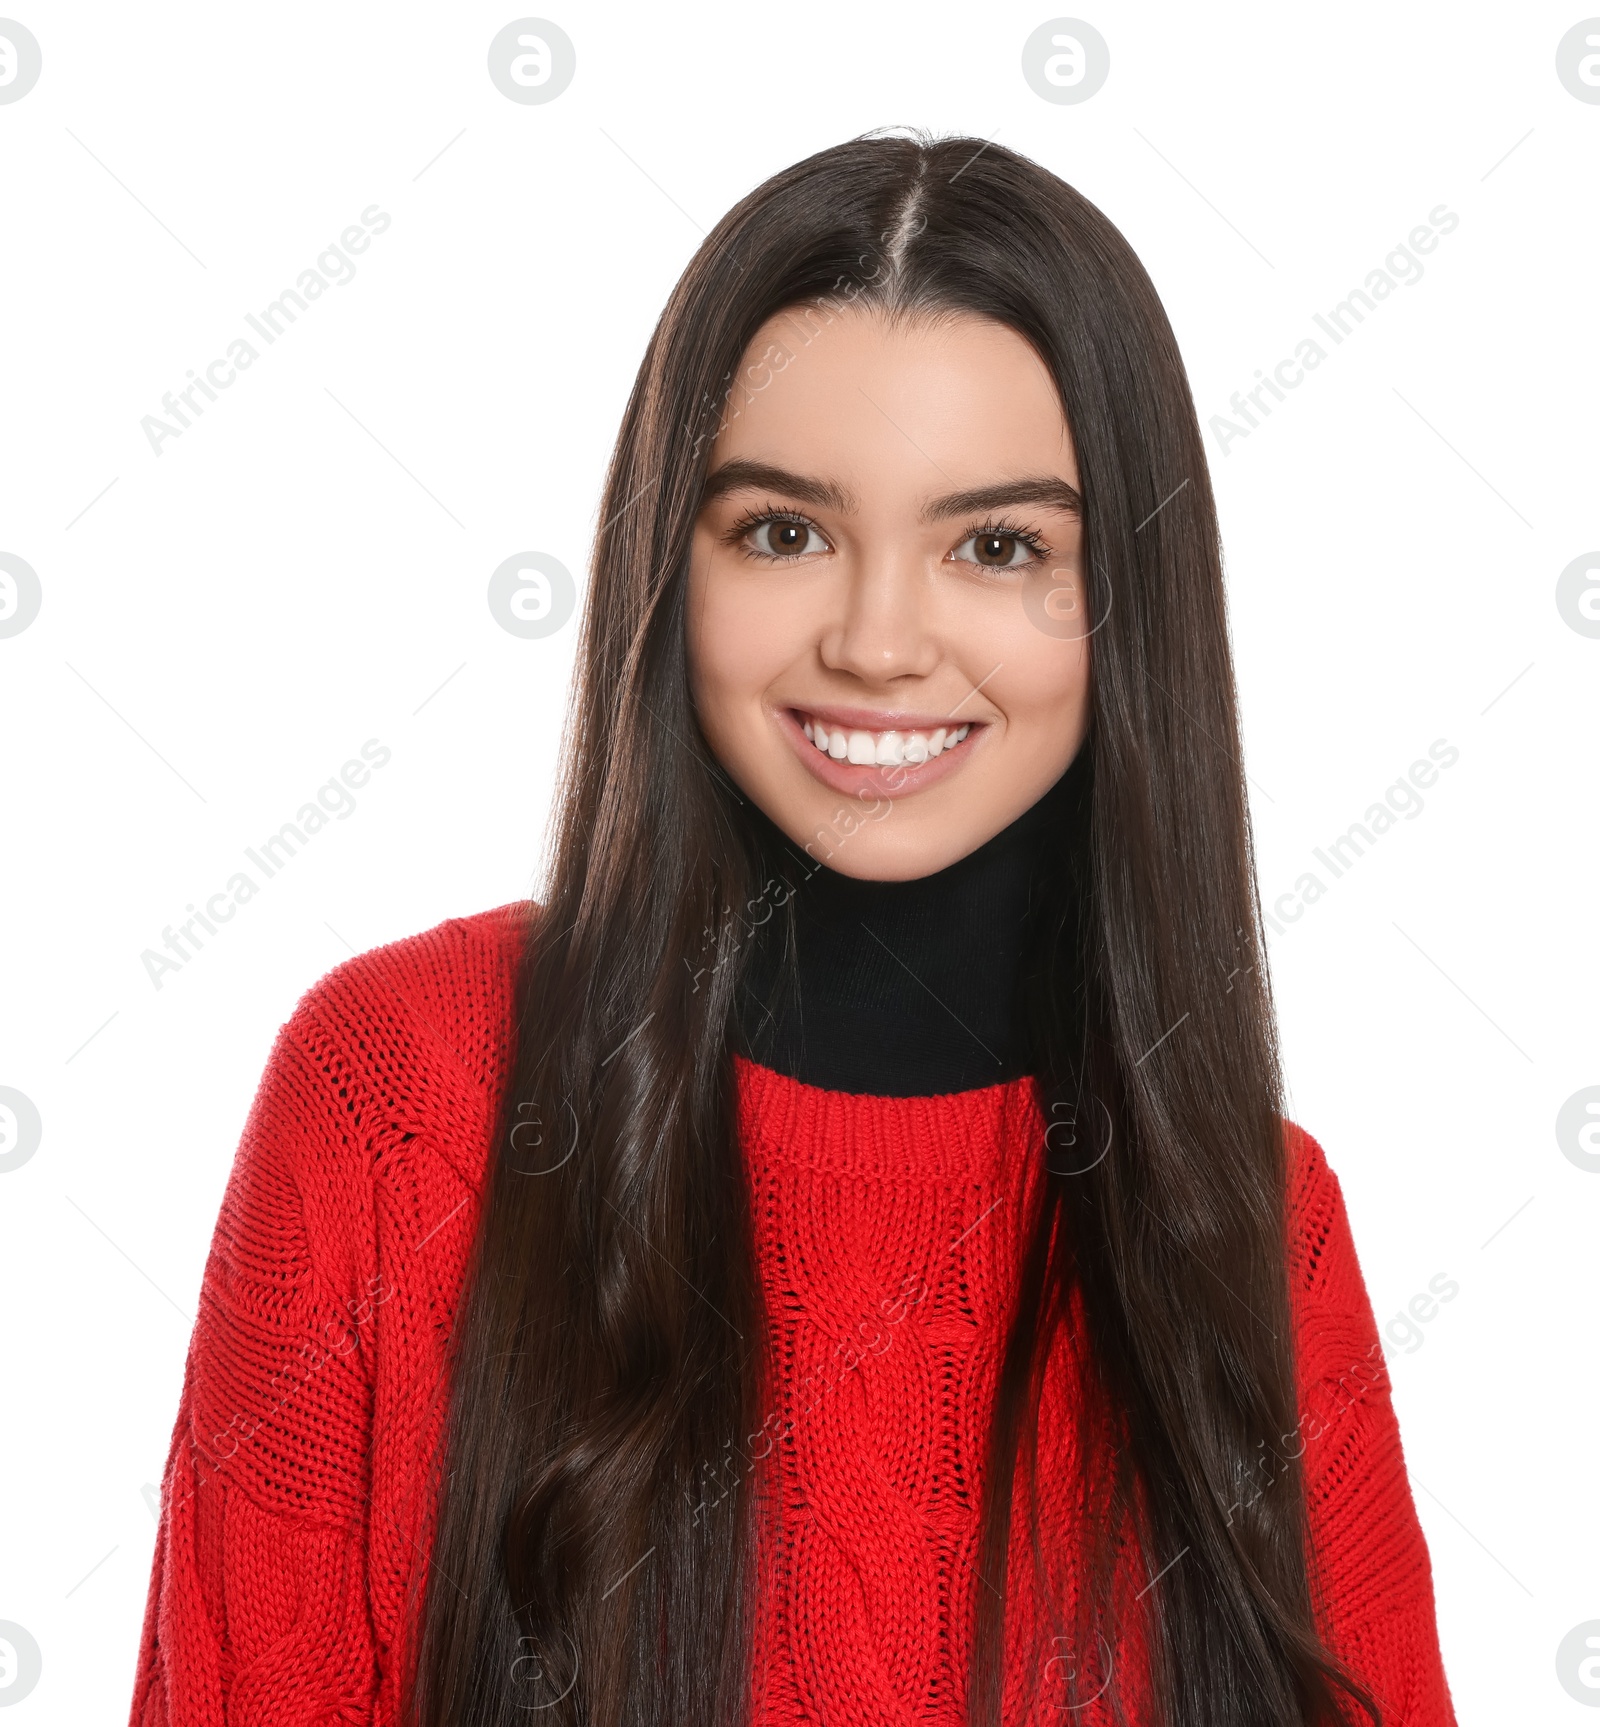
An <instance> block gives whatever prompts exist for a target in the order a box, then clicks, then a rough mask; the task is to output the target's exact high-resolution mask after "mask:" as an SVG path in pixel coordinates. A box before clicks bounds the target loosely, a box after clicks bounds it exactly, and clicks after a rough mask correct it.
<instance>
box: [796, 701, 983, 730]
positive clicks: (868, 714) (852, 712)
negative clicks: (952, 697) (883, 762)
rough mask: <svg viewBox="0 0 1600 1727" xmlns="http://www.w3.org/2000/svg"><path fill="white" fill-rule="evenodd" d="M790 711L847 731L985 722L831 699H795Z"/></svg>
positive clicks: (938, 726) (921, 727) (935, 726)
mask: <svg viewBox="0 0 1600 1727" xmlns="http://www.w3.org/2000/svg"><path fill="white" fill-rule="evenodd" d="M790 711H791V712H793V713H797V714H800V715H802V716H803V717H805V718H806V719H811V720H822V721H823V722H824V723H826V724H827V725H830V726H841V727H843V728H844V729H845V730H846V731H849V730H856V731H863V732H934V731H937V730H938V729H939V728H940V726H943V727H945V729H946V730H948V729H949V728H950V727H951V726H965V725H982V724H983V722H982V721H981V720H973V719H961V718H958V717H957V714H913V713H906V712H903V711H900V710H896V709H887V708H847V707H836V706H834V705H833V704H832V703H831V702H829V703H821V704H818V705H817V706H814V707H813V706H811V705H810V704H808V703H805V702H793V703H791V704H790ZM958 712H959V710H958Z"/></svg>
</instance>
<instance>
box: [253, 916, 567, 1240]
mask: <svg viewBox="0 0 1600 1727" xmlns="http://www.w3.org/2000/svg"><path fill="white" fill-rule="evenodd" d="M535 915H537V914H536V908H535V907H534V905H533V903H532V902H531V901H527V900H520V901H514V902H512V903H511V904H509V905H503V906H497V907H495V908H493V909H492V910H490V911H485V912H479V913H477V914H475V915H473V916H469V917H455V918H447V919H446V920H445V921H444V922H442V923H439V924H436V925H434V926H433V927H432V928H431V929H427V930H423V931H421V932H420V933H418V934H416V935H409V936H405V937H402V938H401V939H399V940H397V941H391V942H387V943H385V944H383V945H382V946H380V947H375V948H371V949H369V950H368V951H367V952H365V953H360V954H356V955H355V956H354V957H352V958H350V959H347V960H345V961H343V962H342V963H340V964H339V965H336V966H335V967H333V969H332V970H330V971H328V972H327V973H325V974H324V975H323V976H322V977H321V978H319V979H317V981H316V982H315V983H313V984H312V985H311V986H310V987H309V988H308V989H307V990H306V991H305V992H304V993H303V994H302V995H301V997H300V999H299V1001H298V1002H297V1003H296V1004H295V1007H294V1010H293V1012H292V1013H291V1014H290V1016H289V1018H288V1019H287V1020H286V1021H285V1022H284V1023H283V1024H282V1026H281V1027H280V1028H279V1031H278V1035H277V1038H276V1041H275V1042H274V1045H273V1049H272V1053H271V1056H270V1058H269V1060H268V1064H267V1069H266V1071H265V1073H264V1074H263V1076H262V1080H261V1084H260V1087H259V1089H258V1092H257V1096H256V1100H255V1103H254V1105H253V1107H252V1111H251V1119H250V1124H249V1126H248V1127H247V1129H246V1135H245V1139H246V1146H247V1147H248V1148H249V1149H250V1150H251V1151H252V1152H253V1153H254V1154H255V1156H256V1157H257V1158H258V1159H265V1160H268V1161H270V1162H271V1163H272V1164H273V1165H274V1166H275V1170H276V1173H277V1175H278V1176H279V1177H280V1178H282V1179H283V1180H285V1181H288V1182H290V1183H292V1184H293V1186H294V1187H295V1188H297V1189H298V1190H299V1193H300V1195H301V1199H302V1202H303V1203H304V1204H305V1205H306V1207H307V1208H308V1211H309V1212H310V1213H311V1214H313V1216H314V1215H315V1214H316V1213H317V1212H319V1211H323V1210H324V1209H325V1210H326V1212H327V1214H328V1216H329V1219H330V1221H332V1219H333V1217H335V1216H337V1215H343V1216H344V1217H345V1218H347V1219H348V1217H349V1215H350V1212H351V1208H352V1206H353V1205H354V1204H356V1203H357V1202H356V1200H355V1193H356V1192H357V1191H359V1190H362V1189H365V1188H367V1187H369V1186H370V1185H371V1183H372V1181H373V1180H374V1179H375V1178H376V1177H378V1176H379V1175H380V1174H381V1173H382V1170H383V1168H384V1166H385V1164H386V1162H388V1161H390V1160H392V1159H393V1157H394V1155H395V1154H396V1152H397V1150H399V1149H400V1148H403V1147H410V1146H413V1145H414V1143H415V1142H416V1141H418V1140H422V1141H424V1142H425V1143H426V1149H427V1150H428V1151H429V1152H431V1153H437V1154H438V1155H437V1156H436V1157H430V1158H428V1159H422V1160H419V1159H417V1158H415V1157H413V1158H411V1159H410V1160H409V1161H410V1162H411V1164H412V1165H413V1175H414V1177H417V1178H423V1179H430V1180H431V1179H432V1177H433V1175H434V1174H437V1175H438V1176H439V1177H440V1178H441V1179H448V1178H449V1177H448V1176H447V1173H446V1170H445V1169H444V1168H442V1167H440V1166H441V1164H442V1165H444V1166H448V1171H449V1176H453V1179H454V1180H457V1181H464V1182H465V1183H466V1184H467V1185H468V1186H469V1187H473V1188H476V1187H477V1186H478V1184H479V1181H480V1179H481V1174H482V1168H483V1162H484V1156H485V1152H486V1147H487V1137H488V1134H489V1131H490V1126H491V1119H492V1114H493V1111H494V1109H495V1107H496V1105H497V1100H498V1095H499V1087H500V1084H501V1082H502V1080H503V1077H504V1074H505V1072H506V1068H507V1065H508V1062H509V1059H510V1056H511V1053H512V1046H513V1040H514V1035H515V1022H516V1010H515V995H516V979H517V973H518V966H519V961H520V959H521V955H522V950H523V946H524V942H525V937H526V931H527V929H528V928H529V926H530V923H531V920H532V918H533V917H534V916H535ZM452 1184H453V1183H452ZM368 1221H370V1219H369V1220H368Z"/></svg>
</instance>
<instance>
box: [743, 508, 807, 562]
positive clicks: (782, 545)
mask: <svg viewBox="0 0 1600 1727" xmlns="http://www.w3.org/2000/svg"><path fill="white" fill-rule="evenodd" d="M736 532H737V534H738V538H739V539H740V541H741V542H742V543H743V544H744V546H745V547H746V548H747V549H748V550H749V551H750V552H752V553H753V554H754V555H755V556H756V557H758V558H772V559H782V560H785V561H787V560H789V559H792V558H803V557H806V556H808V555H809V554H810V553H812V552H825V551H828V550H830V547H829V545H828V542H827V541H826V540H825V539H823V537H822V535H821V534H819V533H818V532H817V530H816V529H815V528H814V527H813V526H812V525H811V523H810V522H808V521H806V520H805V518H804V517H802V516H762V517H760V518H759V519H757V520H755V521H753V522H749V521H747V522H745V523H743V524H742V525H741V526H740V527H739V528H738V529H737V530H736Z"/></svg>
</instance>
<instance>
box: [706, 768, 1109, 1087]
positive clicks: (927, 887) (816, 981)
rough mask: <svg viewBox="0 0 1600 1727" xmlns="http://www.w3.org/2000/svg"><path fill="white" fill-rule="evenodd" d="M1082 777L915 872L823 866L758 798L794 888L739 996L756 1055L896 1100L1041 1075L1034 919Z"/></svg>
mask: <svg viewBox="0 0 1600 1727" xmlns="http://www.w3.org/2000/svg"><path fill="white" fill-rule="evenodd" d="M1081 759H1082V757H1081V753H1080V760H1081ZM1073 778H1074V774H1073V770H1072V769H1068V771H1067V773H1066V774H1065V775H1063V776H1062V778H1061V780H1059V781H1057V783H1056V785H1055V786H1054V787H1052V789H1051V790H1050V791H1049V792H1047V793H1046V794H1045V795H1044V796H1043V797H1042V798H1041V799H1040V800H1039V801H1038V802H1037V803H1036V804H1034V805H1033V806H1032V808H1030V809H1028V810H1026V811H1024V812H1023V814H1022V815H1020V816H1019V817H1017V819H1016V820H1015V821H1014V822H1012V823H1011V824H1010V826H1008V827H1005V828H1003V829H1001V831H1000V832H999V833H997V834H995V835H994V836H993V838H991V839H989V840H988V841H986V842H985V843H984V844H983V845H981V846H979V847H978V849H977V850H976V851H973V852H971V853H969V854H968V855H967V856H966V857H964V858H961V859H960V860H959V861H957V862H956V863H953V864H951V865H950V866H949V867H948V868H946V869H942V870H939V871H937V872H936V873H935V874H933V875H928V876H922V877H920V878H918V879H917V880H915V881H861V880H857V879H856V878H854V877H851V876H845V875H840V874H839V873H838V872H837V871H834V870H830V869H828V868H827V867H826V866H818V865H816V864H815V863H813V862H812V860H811V859H809V858H806V857H804V856H803V854H800V853H799V852H798V851H797V849H796V848H795V847H794V846H793V845H792V844H791V843H790V842H789V841H788V840H787V839H786V838H785V837H784V836H783V835H782V833H781V832H780V831H779V830H778V829H777V828H776V827H775V826H774V825H773V824H772V823H771V822H770V821H768V820H767V818H766V817H765V816H763V815H761V813H760V812H759V811H757V810H755V809H754V807H753V806H747V809H748V813H749V815H750V818H751V820H752V821H753V822H754V823H755V825H756V827H757V828H758V830H759V831H760V836H761V838H762V840H763V842H764V845H763V849H764V850H766V851H768V852H769V853H770V854H771V855H772V856H773V857H774V859H781V861H780V862H779V863H778V865H777V867H776V869H775V872H774V873H777V874H779V875H781V876H782V877H783V879H785V880H786V881H787V882H788V883H790V884H791V886H792V887H793V894H792V898H791V899H790V900H789V901H788V903H787V906H786V907H784V908H780V909H779V910H778V911H777V913H776V914H775V915H774V916H773V917H771V918H770V919H769V920H768V921H767V922H766V923H763V924H761V925H760V926H759V927H758V929H757V931H756V935H755V938H754V940H753V942H752V946H751V952H750V953H749V955H748V957H747V960H746V963H745V967H744V971H743V974H742V976H741V979H740V987H739V992H738V996H737V1012H736V1026H735V1030H736V1033H737V1041H736V1047H738V1048H739V1050H740V1052H741V1053H742V1054H744V1055H746V1056H747V1057H749V1059H751V1060H752V1061H756V1062H759V1063H760V1064H761V1065H762V1066H764V1067H769V1068H772V1069H775V1070H776V1071H777V1072H779V1073H783V1074H787V1075H788V1076H789V1077H791V1078H793V1079H798V1080H800V1081H802V1082H803V1083H805V1084H808V1085H815V1086H819V1087H821V1088H823V1089H825V1090H828V1091H845V1092H859V1093H869V1094H876V1095H879V1096H888V1097H914V1096H938V1095H943V1094H946V1093H950V1092H959V1091H970V1090H974V1089H976V1088H978V1087H981V1086H988V1085H997V1084H1001V1083H1003V1082H1005V1081H1008V1080H1012V1079H1016V1078H1018V1077H1019V1076H1021V1075H1022V1074H1025V1073H1027V1072H1029V1071H1030V1068H1031V1050H1030V1037H1029V1030H1028V1026H1027V1023H1026V1015H1025V1012H1024V1009H1023V1003H1022V1000H1021V994H1022V991H1021V984H1022V979H1023V973H1024V969H1025V961H1026V958H1027V955H1028V952H1029V948H1030V923H1031V921H1032V914H1033V913H1034V912H1035V910H1036V909H1037V907H1038V906H1039V905H1040V903H1041V901H1042V898H1043V894H1042V889H1043V887H1044V884H1045V881H1046V879H1047V877H1048V876H1050V875H1058V874H1059V864H1060V862H1061V861H1062V860H1061V859H1060V856H1059V848H1060V845H1061V844H1062V842H1063V835H1064V828H1063V825H1062V822H1061V820H1060V818H1061V814H1062V810H1063V807H1064V804H1065V801H1066V798H1067V796H1068V781H1070V780H1071V779H1073ZM785 864H786V865H787V866H788V867H784V865H785ZM786 911H787V913H788V915H787V916H786V915H785V912H786Z"/></svg>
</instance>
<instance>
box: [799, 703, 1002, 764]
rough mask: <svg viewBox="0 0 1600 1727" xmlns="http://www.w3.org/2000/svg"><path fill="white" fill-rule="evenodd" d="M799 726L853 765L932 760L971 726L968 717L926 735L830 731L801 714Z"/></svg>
mask: <svg viewBox="0 0 1600 1727" xmlns="http://www.w3.org/2000/svg"><path fill="white" fill-rule="evenodd" d="M801 729H802V730H803V731H804V733H805V735H806V737H807V738H808V739H809V740H810V742H811V743H812V744H814V745H815V746H816V748H817V749H819V750H822V751H823V752H824V753H825V754H827V755H829V756H831V757H832V758H833V759H834V761H836V762H843V761H848V762H850V763H852V764H854V765H855V766H857V767H874V766H876V767H899V766H900V764H901V763H902V762H904V763H907V764H910V765H912V766H915V765H916V764H918V763H920V762H929V761H932V760H933V759H934V758H935V757H936V756H941V755H943V754H944V752H945V751H946V750H953V749H954V748H955V747H956V745H957V744H959V743H961V742H962V741H963V740H964V739H965V738H966V736H967V734H968V732H970V731H971V730H972V724H971V722H970V721H969V722H968V723H967V724H966V725H963V726H949V727H946V726H939V727H938V728H937V729H936V730H935V731H934V733H933V735H932V736H931V737H930V736H929V735H928V734H927V733H926V732H898V731H889V732H868V731H859V730H858V731H849V732H847V731H843V730H840V731H832V730H830V729H829V728H828V727H827V726H826V725H825V724H824V723H823V722H822V721H821V720H814V719H812V718H811V717H810V716H809V715H804V716H802V725H801Z"/></svg>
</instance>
